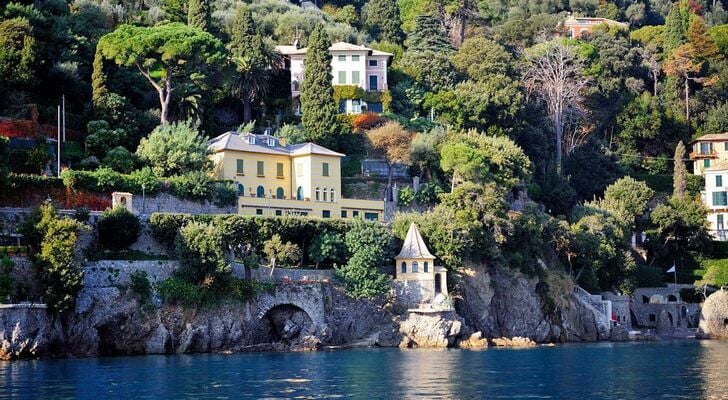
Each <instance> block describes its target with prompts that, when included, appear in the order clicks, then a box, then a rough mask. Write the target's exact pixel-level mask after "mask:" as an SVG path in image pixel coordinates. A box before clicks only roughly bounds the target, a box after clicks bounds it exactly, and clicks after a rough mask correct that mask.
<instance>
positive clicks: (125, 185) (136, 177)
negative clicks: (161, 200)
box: [61, 167, 160, 194]
mask: <svg viewBox="0 0 728 400" xmlns="http://www.w3.org/2000/svg"><path fill="white" fill-rule="evenodd" d="M61 178H62V179H63V184H64V185H65V186H66V187H67V188H70V189H86V190H90V191H92V192H102V193H105V192H111V191H124V192H130V193H141V192H142V183H146V184H147V185H146V187H145V190H146V193H147V194H152V193H155V192H157V191H158V190H159V188H160V182H159V181H158V180H156V179H152V181H153V184H149V181H150V178H149V177H147V176H144V175H142V174H141V173H140V172H138V171H137V172H133V173H131V174H122V173H120V172H116V171H114V170H112V169H110V168H105V167H101V168H99V169H97V170H95V171H76V170H72V169H67V170H65V171H63V172H62V173H61Z"/></svg>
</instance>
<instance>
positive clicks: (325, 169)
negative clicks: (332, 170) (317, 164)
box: [321, 162, 329, 176]
mask: <svg viewBox="0 0 728 400" xmlns="http://www.w3.org/2000/svg"><path fill="white" fill-rule="evenodd" d="M321 175H323V176H329V163H327V162H325V163H324V164H323V173H322V174H321Z"/></svg>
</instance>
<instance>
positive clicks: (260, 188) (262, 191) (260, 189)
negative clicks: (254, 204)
mask: <svg viewBox="0 0 728 400" xmlns="http://www.w3.org/2000/svg"><path fill="white" fill-rule="evenodd" d="M256 196H258V197H265V188H264V187H263V185H260V186H258V190H257V191H256Z"/></svg>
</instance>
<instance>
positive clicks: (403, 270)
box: [355, 211, 407, 274]
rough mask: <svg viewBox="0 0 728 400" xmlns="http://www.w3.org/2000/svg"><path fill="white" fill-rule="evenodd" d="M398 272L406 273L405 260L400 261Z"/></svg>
mask: <svg viewBox="0 0 728 400" xmlns="http://www.w3.org/2000/svg"><path fill="white" fill-rule="evenodd" d="M355 212H356V211H355ZM399 272H401V273H403V274H406V273H407V263H406V262H404V261H402V266H401V267H400V270H399Z"/></svg>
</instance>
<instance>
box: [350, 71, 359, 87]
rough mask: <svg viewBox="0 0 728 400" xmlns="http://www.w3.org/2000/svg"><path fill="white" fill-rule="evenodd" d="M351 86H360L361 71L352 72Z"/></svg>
mask: <svg viewBox="0 0 728 400" xmlns="http://www.w3.org/2000/svg"><path fill="white" fill-rule="evenodd" d="M351 84H352V85H358V84H359V71H351Z"/></svg>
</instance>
